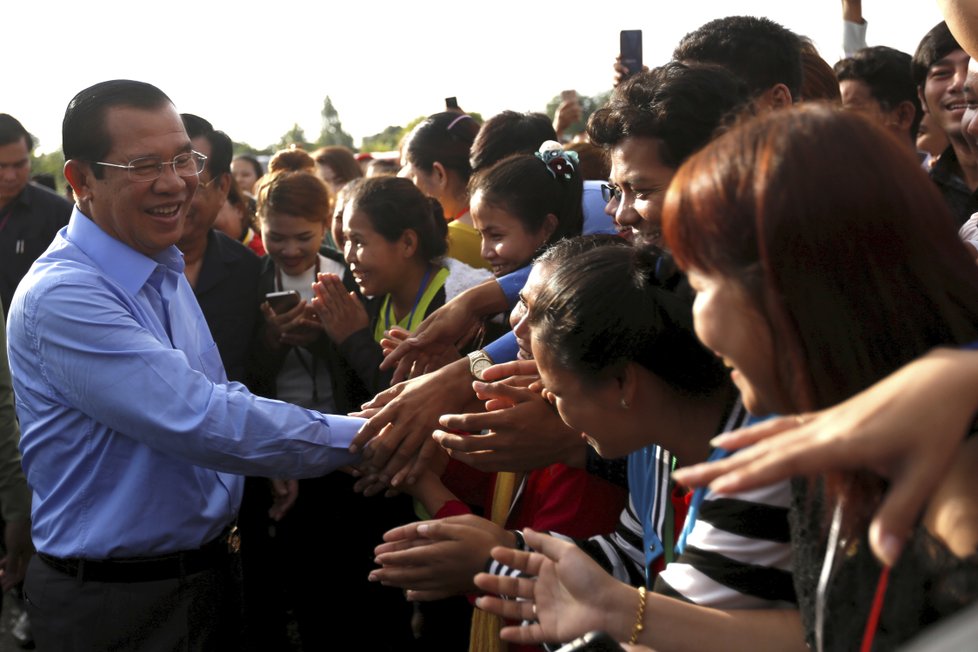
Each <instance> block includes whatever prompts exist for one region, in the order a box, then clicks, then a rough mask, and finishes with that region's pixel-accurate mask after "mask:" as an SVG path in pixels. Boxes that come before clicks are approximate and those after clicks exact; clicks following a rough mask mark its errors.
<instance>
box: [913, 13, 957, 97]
mask: <svg viewBox="0 0 978 652" xmlns="http://www.w3.org/2000/svg"><path fill="white" fill-rule="evenodd" d="M963 49H964V48H962V47H961V46H960V45H959V44H958V41H957V39H955V38H954V35H953V34H951V30H950V29H948V26H947V23H945V22H944V21H943V20H942V21H941V22H939V23H937V24H936V25H934V27H932V28H931V30H930V31H929V32H927V33H926V34H924V38H922V39H920V43H919V44H918V45H917V51H916V52H914V53H913V68H912V70H913V83H914V85H916V86H917V87H918V88H921V87H923V85H924V82H926V81H927V71H929V70H930V67H931V66H933V65H934V64H935V63H937V62H938V61H940V60H941V59H943V58H944V57H946V56H947V55H949V54H950V53H952V52H954V51H955V50H963Z"/></svg>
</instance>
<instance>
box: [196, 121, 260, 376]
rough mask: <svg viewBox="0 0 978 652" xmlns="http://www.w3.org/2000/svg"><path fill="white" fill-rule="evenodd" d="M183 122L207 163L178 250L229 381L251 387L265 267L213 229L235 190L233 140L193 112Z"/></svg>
mask: <svg viewBox="0 0 978 652" xmlns="http://www.w3.org/2000/svg"><path fill="white" fill-rule="evenodd" d="M180 117H181V118H182V119H183V124H184V127H185V128H186V129H187V135H188V136H190V142H191V143H193V148H194V150H196V151H198V152H200V153H201V154H203V155H204V156H206V157H207V161H206V163H205V167H204V171H203V172H201V173H200V183H199V184H198V185H197V194H196V195H194V199H193V202H192V203H191V205H190V212H189V213H188V214H187V220H186V222H185V223H184V227H183V234H182V235H181V237H180V240H179V242H177V247H179V249H180V251H182V252H183V256H184V264H185V265H186V267H185V268H184V273H185V274H186V276H187V280H188V281H190V286H191V287H192V288H193V290H194V295H196V297H197V302H198V303H199V304H200V309H201V312H203V313H204V319H206V320H207V326H208V328H210V331H211V335H213V337H214V341H215V342H216V343H217V349H218V351H219V352H220V354H221V360H222V361H223V362H224V369H225V371H226V372H227V376H228V380H236V381H238V382H242V383H244V384H246V385H247V384H248V381H249V380H250V379H249V377H248V361H249V359H250V353H251V344H252V341H253V339H254V334H255V328H256V327H257V325H258V321H257V320H258V318H259V312H258V305H259V304H260V303H261V299H260V298H259V296H258V276H259V273H260V270H261V262H260V260H259V259H258V257H257V256H255V254H254V253H253V252H252V251H251V250H249V249H248V248H247V247H245V246H244V245H242V244H241V243H239V242H235V241H234V240H233V239H231V238H229V237H228V236H226V235H224V234H223V233H221V232H220V231H218V230H217V229H214V228H212V227H213V225H214V221H215V220H216V219H217V214H218V213H219V212H220V210H221V207H222V206H223V205H224V201H225V200H226V199H227V196H228V190H229V189H230V187H231V157H232V153H231V139H230V138H228V136H227V134H225V133H224V132H222V131H216V130H215V129H214V127H213V126H211V123H210V122H208V121H207V120H204V119H203V118H200V117H198V116H195V115H192V114H190V113H184V114H181V116H180Z"/></svg>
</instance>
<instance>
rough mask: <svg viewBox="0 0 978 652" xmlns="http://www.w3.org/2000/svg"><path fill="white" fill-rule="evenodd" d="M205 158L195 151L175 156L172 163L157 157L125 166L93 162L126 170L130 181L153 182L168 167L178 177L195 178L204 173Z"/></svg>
mask: <svg viewBox="0 0 978 652" xmlns="http://www.w3.org/2000/svg"><path fill="white" fill-rule="evenodd" d="M206 160H207V157H206V156H204V155H203V154H201V153H200V152H197V151H193V150H191V151H189V152H185V153H183V154H177V155H176V156H174V157H173V160H172V161H163V160H160V157H159V156H143V157H141V158H135V159H133V160H131V161H129V163H128V164H127V165H119V164H118V163H105V162H103V161H95V165H102V166H105V167H107V168H119V169H121V170H126V171H127V172H128V174H129V180H130V181H155V180H157V179H159V178H160V177H161V176H162V175H163V166H164V165H170V166H172V167H173V172H174V173H175V174H176V175H177V176H179V177H195V176H197V175H198V174H200V173H201V172H203V171H204V162H205V161H206Z"/></svg>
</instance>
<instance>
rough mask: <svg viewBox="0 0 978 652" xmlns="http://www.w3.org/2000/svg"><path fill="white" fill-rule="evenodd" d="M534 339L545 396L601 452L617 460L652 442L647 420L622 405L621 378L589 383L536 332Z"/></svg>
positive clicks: (534, 352)
mask: <svg viewBox="0 0 978 652" xmlns="http://www.w3.org/2000/svg"><path fill="white" fill-rule="evenodd" d="M530 342H531V347H532V349H533V357H534V359H536V362H537V370H538V371H539V372H540V380H541V382H542V383H543V385H544V387H546V390H545V391H544V397H545V398H546V399H547V400H548V401H550V403H552V404H553V406H554V407H555V408H557V413H558V414H560V418H561V420H562V421H563V422H564V423H565V424H567V426H568V427H569V428H572V429H574V430H577V431H580V432H581V433H582V435H583V437H584V439H586V440H587V442H588V443H589V444H590V445H591V447H592V448H594V450H595V451H597V453H598V455H600V456H601V457H604V458H606V459H614V458H616V457H622V456H624V455H627V454H628V453H631V452H632V451H635V450H638V449H639V448H641V447H642V446H645V445H646V444H648V443H649V428H648V423H647V421H646V419H645V418H644V417H640V416H639V413H638V412H637V411H634V410H630V409H629V408H628V407H625V405H623V404H622V385H621V382H620V381H619V379H617V378H609V379H603V380H597V381H590V382H586V381H584V380H583V379H581V378H579V377H578V376H577V375H576V374H574V373H572V372H570V371H568V370H567V369H564V368H563V367H561V366H560V365H559V364H558V363H557V362H556V361H555V360H554V357H553V356H552V355H551V353H550V348H549V346H548V344H547V343H545V342H541V341H540V339H539V338H538V337H537V335H536V334H535V333H534V334H531V336H530ZM632 364H634V363H632Z"/></svg>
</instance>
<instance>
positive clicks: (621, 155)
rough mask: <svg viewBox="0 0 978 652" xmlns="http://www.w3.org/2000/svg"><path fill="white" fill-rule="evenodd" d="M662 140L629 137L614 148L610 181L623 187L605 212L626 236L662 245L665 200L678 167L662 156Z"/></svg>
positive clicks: (612, 149) (642, 242)
mask: <svg viewBox="0 0 978 652" xmlns="http://www.w3.org/2000/svg"><path fill="white" fill-rule="evenodd" d="M659 144H660V142H659V140H658V139H656V138H647V137H637V136H636V137H629V138H626V139H624V140H622V141H621V142H619V143H617V144H616V145H615V146H614V147H612V148H611V179H610V181H611V183H612V184H613V185H615V186H618V188H619V189H621V199H615V198H612V199H611V201H610V202H608V205H607V207H605V212H606V213H607V214H608V215H610V216H611V217H613V218H614V220H615V224H616V225H617V226H618V229H619V230H620V231H621V232H622V234H623V235H625V237H627V238H629V239H630V240H632V241H633V242H636V243H640V244H654V245H656V246H659V247H662V246H664V243H663V241H662V200H663V198H664V197H665V194H666V188H668V187H669V182H670V181H672V177H673V176H674V175H675V174H676V169H675V168H671V167H669V166H667V165H664V164H663V163H662V160H661V159H660V158H659Z"/></svg>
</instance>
